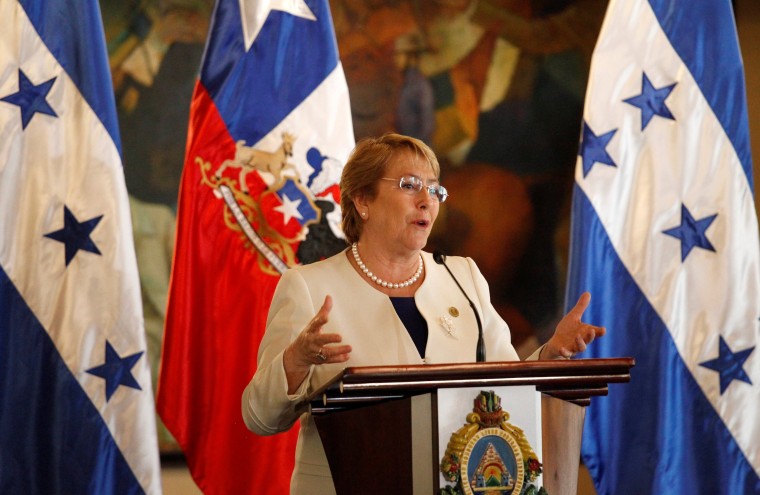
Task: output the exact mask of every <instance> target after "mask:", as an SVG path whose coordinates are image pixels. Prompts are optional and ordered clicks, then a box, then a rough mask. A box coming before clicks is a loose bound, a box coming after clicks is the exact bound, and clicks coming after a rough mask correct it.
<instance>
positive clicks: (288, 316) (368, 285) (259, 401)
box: [242, 251, 537, 495]
mask: <svg viewBox="0 0 760 495" xmlns="http://www.w3.org/2000/svg"><path fill="white" fill-rule="evenodd" d="M422 259H423V263H424V265H425V279H424V280H423V282H422V284H421V285H420V286H419V288H418V289H417V292H416V293H415V295H414V299H415V302H416V304H417V308H418V309H419V311H420V313H422V316H423V317H424V318H425V320H426V321H427V324H428V341H427V347H426V350H425V356H424V359H423V358H422V357H420V355H419V353H418V352H417V348H416V347H415V345H414V342H413V341H412V338H411V337H410V336H409V333H408V331H407V330H406V328H405V327H404V325H403V323H402V322H401V320H400V319H399V317H398V315H397V314H396V311H395V309H394V308H393V305H392V303H391V301H390V298H389V297H388V296H387V295H385V294H383V293H382V292H380V291H378V290H376V289H375V288H374V287H373V284H372V282H371V281H370V280H368V279H367V278H366V277H364V276H363V275H361V274H359V273H357V272H356V270H354V268H353V267H352V266H351V264H350V262H349V260H348V257H347V256H346V252H345V251H344V252H341V253H338V254H337V255H335V256H333V257H331V258H329V259H326V260H324V261H320V262H317V263H313V264H311V265H306V266H299V267H295V268H292V269H290V270H288V271H287V272H286V273H285V274H283V276H282V278H281V279H280V281H279V283H278V285H277V289H276V290H275V293H274V297H273V299H272V305H271V306H270V309H269V317H268V318H267V328H266V332H265V334H264V337H263V339H262V341H261V345H260V347H259V354H258V365H257V370H256V373H255V375H254V376H253V378H252V379H251V382H250V383H249V384H248V386H247V387H246V389H245V391H244V393H243V398H242V409H243V418H244V420H245V423H246V425H247V426H248V428H249V429H251V430H252V431H254V432H256V433H258V434H260V435H271V434H274V433H278V432H281V431H285V430H288V429H289V428H290V427H291V426H292V425H293V423H294V422H295V421H296V419H298V416H297V414H296V413H295V411H294V406H295V405H296V404H297V403H298V402H300V401H301V400H303V399H304V398H305V397H306V396H307V395H308V394H309V393H310V392H311V391H312V390H315V389H317V388H319V387H320V386H321V385H323V384H324V383H325V382H327V381H328V380H329V379H330V378H332V377H334V376H335V375H336V374H338V373H339V372H341V371H342V370H343V368H345V367H349V366H373V365H395V364H399V365H401V364H425V363H427V364H440V363H464V362H474V361H475V347H476V344H477V339H478V327H477V322H476V320H475V316H474V314H473V312H472V310H471V309H470V305H469V303H468V302H467V299H465V297H464V296H463V295H462V293H461V291H460V290H459V288H458V287H457V286H456V284H455V283H454V281H453V280H452V279H451V276H450V275H449V274H448V273H447V272H446V269H445V268H444V267H443V266H441V265H438V264H437V263H436V262H435V261H434V260H433V256H432V255H431V254H430V253H425V252H423V253H422ZM446 264H447V265H448V266H449V268H450V269H451V271H452V272H453V273H454V275H455V276H456V277H457V280H459V283H460V284H461V285H462V287H463V288H464V290H465V292H466V293H467V295H468V296H469V297H470V299H472V301H473V303H474V304H475V307H476V308H477V310H478V312H479V314H480V317H481V321H482V323H483V337H484V340H485V344H486V359H487V360H488V361H517V360H519V358H518V356H517V352H516V351H515V349H514V347H513V346H512V343H511V336H510V332H509V327H508V326H507V324H506V323H505V322H504V320H503V319H502V318H501V317H500V316H499V315H498V313H497V312H496V310H495V309H494V307H493V306H492V305H491V299H490V296H489V290H488V284H487V283H486V280H485V278H483V275H481V273H480V270H478V267H477V266H476V265H475V262H473V260H472V259H470V258H461V257H449V258H447V260H446ZM328 294H329V295H330V296H332V298H333V308H332V311H331V312H330V314H329V317H328V318H329V321H328V322H327V324H326V325H325V327H324V328H323V332H325V333H340V334H341V335H342V336H343V342H342V343H343V344H348V345H350V346H351V348H352V351H351V354H350V359H349V361H348V362H346V363H337V364H327V365H320V366H312V369H311V371H310V373H309V376H308V377H307V378H306V380H304V382H303V384H302V386H301V387H300V388H299V390H298V391H297V392H296V393H295V394H293V395H288V394H287V380H286V378H285V371H284V368H283V364H282V355H283V351H284V349H285V348H286V347H287V346H288V345H289V344H290V342H292V341H293V340H294V339H295V338H296V336H297V335H298V334H299V333H300V332H301V331H302V330H303V329H304V328H305V327H306V325H307V323H308V322H309V321H310V320H311V319H312V318H313V317H314V315H315V314H316V313H317V311H318V310H319V308H320V307H321V306H322V303H323V302H324V299H325V296H326V295H328ZM451 308H454V309H453V310H452V309H451ZM457 313H458V316H456V317H454V316H452V314H457ZM535 355H537V353H536V354H535ZM531 357H534V356H531ZM291 493H293V494H302V493H309V494H319V495H321V494H334V493H335V489H334V487H333V483H332V478H331V475H330V469H329V467H328V464H327V458H326V457H325V453H324V449H323V448H322V442H321V441H320V439H319V434H318V433H317V430H316V426H315V424H314V421H313V419H312V418H311V415H310V414H308V413H306V414H303V416H302V417H301V430H300V433H299V437H298V444H297V447H296V465H295V470H294V472H293V478H292V481H291Z"/></svg>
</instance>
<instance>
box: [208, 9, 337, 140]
mask: <svg viewBox="0 0 760 495" xmlns="http://www.w3.org/2000/svg"><path fill="white" fill-rule="evenodd" d="M292 3H293V4H299V3H301V4H303V5H304V6H307V8H308V10H309V11H310V12H311V13H313V17H314V19H310V18H307V17H304V16H300V15H296V14H294V13H293V12H290V11H285V10H288V9H285V8H284V7H283V10H279V9H276V8H274V7H271V6H270V9H269V10H268V11H267V12H266V18H265V19H262V20H261V22H263V24H262V25H261V26H254V25H249V24H250V23H251V22H252V21H250V20H247V19H246V18H244V17H243V14H244V12H241V10H240V3H239V2H238V0H220V2H219V3H218V5H217V8H216V11H215V14H214V24H213V29H212V32H211V34H210V36H209V41H208V45H207V47H206V53H205V55H204V60H203V64H202V68H201V76H200V77H201V83H202V84H203V86H204V87H205V88H206V90H207V91H208V92H209V94H210V95H211V98H212V99H213V100H214V103H215V104H216V107H217V109H218V110H219V113H220V115H221V116H222V119H223V120H224V121H225V123H226V124H227V128H228V130H229V132H230V135H231V136H232V138H233V139H234V140H235V141H238V140H240V139H243V140H245V141H246V142H249V143H256V142H258V141H260V140H261V139H262V138H263V137H264V136H266V135H267V134H269V133H270V132H271V131H272V129H274V128H275V127H276V126H277V125H278V124H279V123H280V122H282V120H283V119H284V118H285V117H286V116H288V115H289V114H290V113H291V112H292V111H293V110H294V109H295V108H296V107H298V106H299V105H300V104H301V103H302V102H303V101H304V100H305V99H306V98H307V97H308V96H309V95H310V94H311V93H312V92H313V91H314V90H315V89H316V88H317V86H319V85H320V84H321V83H322V81H324V80H325V78H327V76H328V75H329V74H330V73H331V72H332V71H333V70H334V69H335V68H336V67H337V65H338V49H337V44H336V41H335V34H334V30H333V25H332V20H331V17H330V9H329V5H328V4H327V2H326V1H324V0H312V1H309V0H305V1H303V0H300V1H295V2H292ZM251 8H253V7H251ZM243 23H246V26H245V31H246V32H252V33H254V36H255V39H253V40H252V45H251V46H250V48H246V39H245V36H244V26H243ZM259 27H260V30H257V29H258V28H259ZM243 109H244V110H243ZM331 110H332V109H325V112H329V111H331ZM325 116H326V117H327V113H326V115H325Z"/></svg>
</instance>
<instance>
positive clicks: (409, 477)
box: [304, 358, 634, 495]
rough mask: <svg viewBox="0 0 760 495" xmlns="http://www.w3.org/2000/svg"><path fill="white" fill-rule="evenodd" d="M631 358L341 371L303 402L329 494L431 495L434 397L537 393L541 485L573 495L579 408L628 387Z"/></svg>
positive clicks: (435, 479) (435, 485) (435, 460)
mask: <svg viewBox="0 0 760 495" xmlns="http://www.w3.org/2000/svg"><path fill="white" fill-rule="evenodd" d="M633 366H634V360H633V359H632V358H618V359H578V360H569V361H519V362H501V363H477V364H442V365H415V366H377V367H357V368H346V369H345V370H344V371H343V372H342V373H340V374H339V375H337V376H335V378H334V379H332V380H331V381H330V382H328V383H327V384H326V385H325V386H324V387H322V388H321V389H319V390H316V391H315V392H314V393H313V394H311V395H310V396H309V397H308V398H307V399H306V401H305V403H304V406H307V405H308V407H309V408H310V410H311V413H312V415H313V417H314V421H315V423H316V425H317V429H318V430H319V435H320V437H321V439H322V444H323V445H324V448H325V453H326V454H327V459H328V462H329V464H330V470H331V472H332V475H333V480H334V483H335V489H336V491H337V493H338V495H342V494H354V493H393V494H397V495H402V494H415V495H419V494H422V495H432V494H437V493H438V492H439V484H440V483H439V473H438V466H439V462H440V459H441V456H442V453H443V450H444V449H445V447H446V446H445V445H443V446H440V445H438V443H439V442H438V432H437V430H438V428H437V424H436V423H437V417H438V415H437V413H438V411H437V400H436V398H437V393H438V390H440V389H446V388H459V387H479V388H481V389H488V388H489V387H497V386H516V385H533V386H535V387H536V390H537V393H541V394H542V395H541V399H540V401H541V407H540V409H541V411H540V414H541V437H542V451H543V459H542V460H541V461H542V462H543V485H544V487H545V488H546V490H547V491H548V493H549V495H564V494H568V495H575V494H576V492H577V481H578V465H579V460H580V445H581V433H582V431H583V419H584V415H585V409H584V407H585V406H588V405H589V404H590V401H591V397H592V396H600V395H607V386H608V384H609V383H622V382H628V381H629V380H630V369H631V368H632V367H633Z"/></svg>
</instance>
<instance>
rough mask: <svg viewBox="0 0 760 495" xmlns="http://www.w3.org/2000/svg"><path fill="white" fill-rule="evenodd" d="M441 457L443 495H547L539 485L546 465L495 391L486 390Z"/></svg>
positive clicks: (475, 402)
mask: <svg viewBox="0 0 760 495" xmlns="http://www.w3.org/2000/svg"><path fill="white" fill-rule="evenodd" d="M473 404H474V405H473V409H472V412H471V413H469V414H468V415H467V417H466V423H465V424H464V425H463V426H462V427H461V428H459V429H458V430H457V431H456V432H454V433H452V435H451V438H450V439H449V443H448V445H447V446H446V453H445V454H444V456H443V458H442V459H441V464H440V470H441V473H442V474H443V477H444V479H445V480H446V481H448V482H450V483H453V485H447V486H445V487H442V488H441V491H440V493H441V495H465V494H466V495H476V494H487V495H546V494H547V492H546V490H545V489H544V488H543V487H538V486H536V483H535V482H536V480H537V478H538V476H539V475H540V474H541V470H542V466H541V462H540V461H539V459H538V456H536V453H535V452H534V451H533V448H532V447H531V446H530V443H529V442H528V439H527V438H526V436H525V434H524V433H523V430H521V429H520V428H519V427H517V426H515V425H513V424H511V423H509V413H507V412H506V411H504V410H503V409H502V407H501V398H500V397H499V396H498V395H496V393H495V392H494V391H492V390H491V391H481V392H480V394H479V395H478V396H477V397H476V398H475V400H474V402H473Z"/></svg>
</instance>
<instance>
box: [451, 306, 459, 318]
mask: <svg viewBox="0 0 760 495" xmlns="http://www.w3.org/2000/svg"><path fill="white" fill-rule="evenodd" d="M449 314H450V315H451V316H453V317H454V318H456V317H457V316H459V310H458V309H457V308H455V307H454V306H452V307H450V308H449Z"/></svg>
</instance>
